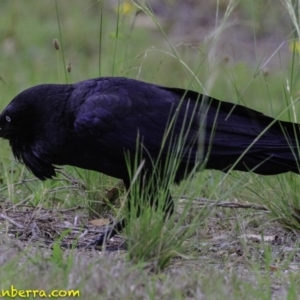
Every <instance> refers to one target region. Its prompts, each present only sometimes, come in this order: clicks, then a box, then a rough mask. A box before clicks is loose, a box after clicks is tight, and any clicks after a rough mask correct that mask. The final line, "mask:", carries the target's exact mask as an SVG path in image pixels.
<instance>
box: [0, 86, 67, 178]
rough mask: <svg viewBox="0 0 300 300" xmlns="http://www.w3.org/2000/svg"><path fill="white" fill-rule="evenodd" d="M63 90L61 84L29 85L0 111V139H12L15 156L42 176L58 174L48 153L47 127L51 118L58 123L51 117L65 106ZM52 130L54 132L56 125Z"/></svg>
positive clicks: (38, 175)
mask: <svg viewBox="0 0 300 300" xmlns="http://www.w3.org/2000/svg"><path fill="white" fill-rule="evenodd" d="M62 90H63V86H62V85H61V86H59V85H39V86H35V87H32V88H29V89H27V90H25V91H23V92H22V93H20V94H19V95H17V96H16V97H15V98H14V99H13V100H12V101H11V102H10V103H9V104H8V105H7V107H6V108H5V109H4V110H3V112H2V113H1V114H0V138H4V139H7V140H8V141H9V144H10V146H11V148H12V151H13V154H14V156H15V157H16V159H18V160H19V161H21V162H23V163H24V164H25V165H26V166H27V167H28V168H29V169H30V170H31V171H32V173H33V174H34V175H35V176H36V177H38V178H39V179H46V178H51V177H52V176H54V175H55V170H54V167H53V166H52V159H51V155H50V154H49V144H51V141H49V139H48V135H47V133H46V130H45V128H46V127H47V126H48V124H49V122H51V121H52V122H51V124H55V121H53V119H51V118H53V117H52V116H53V115H58V116H60V114H59V110H58V107H59V106H60V107H63V101H62V99H63V97H62V96H61V94H62V93H61V94H60V95H58V92H57V91H59V92H61V91H62ZM62 95H63V94H62ZM59 104H60V105H59ZM56 123H57V122H56ZM52 129H53V130H54V131H55V127H53V126H52ZM48 134H49V135H51V134H53V133H52V132H51V131H50V132H48Z"/></svg>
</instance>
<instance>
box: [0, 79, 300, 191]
mask: <svg viewBox="0 0 300 300" xmlns="http://www.w3.org/2000/svg"><path fill="white" fill-rule="evenodd" d="M204 99H205V101H204ZM171 124H173V125H172V126H171ZM200 125H201V126H200ZM168 126H169V127H168ZM200 127H201V130H200V132H202V135H201V134H200V137H199V128H200ZM0 128H1V129H0V136H1V137H3V138H5V139H8V140H9V143H10V145H11V148H12V151H13V153H14V155H15V157H16V158H17V159H18V160H20V161H21V162H23V163H24V164H25V165H26V166H27V167H28V168H29V169H30V170H31V171H32V172H33V174H34V175H35V176H36V177H38V178H39V179H42V180H44V179H47V178H51V177H53V176H55V166H56V165H72V166H76V167H80V168H84V169H90V170H95V171H98V172H101V173H105V174H107V175H110V176H113V177H117V178H121V179H123V180H124V182H125V184H126V186H127V187H128V186H129V184H130V178H129V176H128V166H127V164H126V159H125V154H124V153H127V155H129V157H130V158H131V159H132V161H133V160H134V157H135V155H136V148H137V136H139V142H140V149H142V154H141V156H140V160H141V159H142V158H143V159H145V167H144V170H147V174H150V173H151V172H152V171H153V168H152V167H153V162H156V160H157V158H158V157H159V160H160V164H159V165H160V166H163V165H164V163H165V161H166V160H167V158H168V156H169V155H170V153H173V152H176V149H178V147H177V142H176V141H178V139H179V136H180V133H182V132H183V133H184V138H181V142H180V146H181V151H182V152H181V155H180V164H179V166H178V168H177V172H176V176H175V178H174V181H175V182H179V181H180V180H182V179H184V177H185V176H186V175H187V174H188V173H189V172H190V171H191V170H192V169H193V167H194V166H195V164H196V163H199V151H198V150H199V147H202V149H203V151H204V152H203V153H204V156H202V158H205V159H204V163H205V166H206V168H208V169H217V170H221V171H227V170H229V169H231V168H233V169H235V170H240V171H249V170H252V171H253V172H256V173H258V174H263V175H269V174H278V173H284V172H288V171H291V172H295V173H299V168H298V162H299V155H298V147H297V145H298V138H299V126H298V125H297V124H293V123H288V122H283V121H276V120H274V119H273V118H271V117H268V116H265V115H263V114H262V113H260V112H257V111H255V110H252V109H249V108H246V107H243V106H240V105H235V104H231V103H228V102H223V101H219V100H216V99H213V98H210V97H205V96H203V95H201V94H199V93H197V92H194V91H186V90H183V89H177V88H167V87H162V86H157V85H154V84H149V83H144V82H141V81H137V80H132V79H126V78H117V77H107V78H96V79H91V80H86V81H82V82H79V83H76V84H70V85H55V84H53V85H50V84H44V85H38V86H35V87H32V88H29V89H27V90H25V91H24V92H22V93H20V94H19V95H17V96H16V97H15V98H14V99H13V100H12V101H11V103H10V104H9V105H8V106H7V107H6V108H5V109H4V111H3V112H2V114H1V115H0ZM167 128H168V129H170V130H167ZM166 130H167V131H168V132H169V135H168V136H167V139H166V143H165V144H164V147H161V145H162V140H163V137H164V136H166ZM199 143H201V145H199ZM176 147H177V148H176ZM156 171H157V170H156Z"/></svg>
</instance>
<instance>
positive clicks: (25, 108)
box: [0, 96, 34, 141]
mask: <svg viewBox="0 0 300 300" xmlns="http://www.w3.org/2000/svg"><path fill="white" fill-rule="evenodd" d="M33 117H34V110H33V109H32V108H31V106H30V104H29V103H28V104H27V103H22V102H21V103H20V102H19V101H18V96H17V97H16V98H15V99H14V100H13V101H12V102H11V103H10V104H9V105H8V106H7V107H6V108H5V109H4V110H3V112H2V113H1V115H0V137H2V138H4V139H7V140H9V141H10V140H12V139H23V138H24V139H25V138H26V136H27V135H28V134H29V133H30V131H31V130H30V128H31V127H32V124H33V119H32V118H33Z"/></svg>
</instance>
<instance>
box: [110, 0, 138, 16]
mask: <svg viewBox="0 0 300 300" xmlns="http://www.w3.org/2000/svg"><path fill="white" fill-rule="evenodd" d="M118 8H119V13H120V14H122V15H131V14H132V13H133V12H135V11H136V7H135V6H134V5H133V4H132V3H130V2H129V1H123V3H122V4H120V5H119V6H117V7H116V8H115V10H116V13H118Z"/></svg>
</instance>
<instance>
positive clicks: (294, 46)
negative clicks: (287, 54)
mask: <svg viewBox="0 0 300 300" xmlns="http://www.w3.org/2000/svg"><path fill="white" fill-rule="evenodd" d="M289 48H290V51H291V52H294V51H295V52H296V53H300V41H299V40H294V41H291V42H290V47H289Z"/></svg>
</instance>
